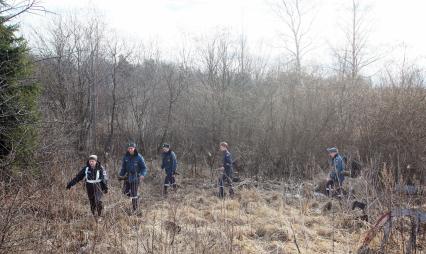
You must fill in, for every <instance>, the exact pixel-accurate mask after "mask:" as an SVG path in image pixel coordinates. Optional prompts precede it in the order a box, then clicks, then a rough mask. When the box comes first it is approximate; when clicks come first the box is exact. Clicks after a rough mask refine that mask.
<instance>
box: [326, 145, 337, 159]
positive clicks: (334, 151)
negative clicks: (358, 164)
mask: <svg viewBox="0 0 426 254" xmlns="http://www.w3.org/2000/svg"><path fill="white" fill-rule="evenodd" d="M327 152H328V155H329V156H330V157H331V158H333V157H334V156H336V154H337V153H338V152H339V151H338V150H337V148H336V147H330V148H327Z"/></svg>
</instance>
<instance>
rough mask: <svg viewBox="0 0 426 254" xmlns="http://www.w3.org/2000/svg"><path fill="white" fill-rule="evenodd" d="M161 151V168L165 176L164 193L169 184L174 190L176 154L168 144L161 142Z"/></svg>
mask: <svg viewBox="0 0 426 254" xmlns="http://www.w3.org/2000/svg"><path fill="white" fill-rule="evenodd" d="M162 147H163V153H162V154H161V156H162V159H163V161H162V163H161V169H164V170H165V171H166V178H165V179H164V194H165V195H166V194H167V187H169V186H171V187H173V189H174V190H176V180H175V174H176V169H177V159H176V154H175V153H174V152H173V151H172V150H171V149H170V145H169V144H163V145H162Z"/></svg>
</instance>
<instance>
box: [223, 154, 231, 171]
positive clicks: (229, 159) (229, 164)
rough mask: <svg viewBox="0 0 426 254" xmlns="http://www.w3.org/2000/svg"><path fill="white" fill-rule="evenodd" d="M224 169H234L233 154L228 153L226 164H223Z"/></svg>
mask: <svg viewBox="0 0 426 254" xmlns="http://www.w3.org/2000/svg"><path fill="white" fill-rule="evenodd" d="M223 167H224V168H225V169H229V168H231V167H232V157H231V154H230V153H227V154H226V155H225V160H224V163H223Z"/></svg>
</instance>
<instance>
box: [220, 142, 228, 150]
mask: <svg viewBox="0 0 426 254" xmlns="http://www.w3.org/2000/svg"><path fill="white" fill-rule="evenodd" d="M219 150H221V151H222V152H223V151H228V143H226V142H220V144H219Z"/></svg>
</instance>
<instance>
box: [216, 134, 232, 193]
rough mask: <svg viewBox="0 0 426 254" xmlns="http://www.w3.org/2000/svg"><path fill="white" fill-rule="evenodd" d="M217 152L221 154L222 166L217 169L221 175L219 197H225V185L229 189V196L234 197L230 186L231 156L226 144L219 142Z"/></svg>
mask: <svg viewBox="0 0 426 254" xmlns="http://www.w3.org/2000/svg"><path fill="white" fill-rule="evenodd" d="M219 150H220V151H221V152H223V165H222V167H220V168H219V170H220V171H221V175H220V177H219V197H221V198H223V197H224V196H225V193H224V192H225V191H224V188H225V184H227V185H228V187H229V195H230V196H231V197H233V196H234V188H233V186H232V182H233V181H232V174H233V168H232V156H231V153H230V152H229V146H228V143H226V142H221V143H220V144H219Z"/></svg>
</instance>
